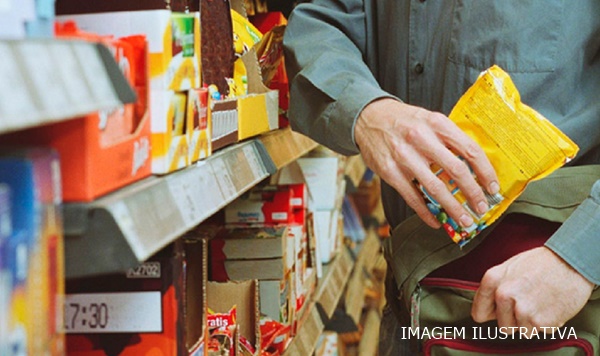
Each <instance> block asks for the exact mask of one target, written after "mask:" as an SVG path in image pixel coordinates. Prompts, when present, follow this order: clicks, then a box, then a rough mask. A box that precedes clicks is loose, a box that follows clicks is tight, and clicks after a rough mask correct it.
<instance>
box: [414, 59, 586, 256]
mask: <svg viewBox="0 0 600 356" xmlns="http://www.w3.org/2000/svg"><path fill="white" fill-rule="evenodd" d="M449 118H450V119H451V120H452V121H454V122H455V123H456V124H457V125H458V126H459V127H460V128H461V129H462V130H463V131H465V133H466V134H467V135H469V136H470V137H471V138H472V139H473V140H474V141H475V142H477V143H478V144H479V145H480V146H481V147H482V148H483V150H484V152H485V153H486V155H487V157H488V159H489V160H490V162H491V163H492V166H494V168H495V170H496V173H497V175H498V180H499V185H500V192H499V193H497V194H495V195H490V194H487V193H486V197H487V200H488V204H489V207H490V208H489V210H488V211H487V212H486V213H485V214H483V215H479V214H477V213H475V212H474V210H473V209H471V207H470V206H469V205H468V203H467V201H466V199H465V197H464V195H463V194H462V192H461V190H460V188H458V186H457V185H456V183H455V182H454V180H453V179H452V177H450V176H449V175H448V174H447V173H446V172H445V171H444V170H443V169H442V168H441V167H439V165H432V167H431V170H432V171H433V172H434V173H435V174H436V175H437V176H438V177H439V178H440V179H441V180H442V181H444V182H445V184H446V186H447V188H448V190H449V191H450V192H451V193H452V194H453V195H454V197H455V198H456V199H457V200H458V201H459V202H460V203H461V204H462V205H463V206H464V207H465V209H466V210H467V211H468V212H470V214H471V215H472V217H473V220H474V221H475V223H474V224H473V225H472V226H470V227H468V228H462V227H461V226H459V225H458V224H457V223H456V222H455V221H454V220H453V219H452V218H450V217H449V216H448V214H447V213H446V212H445V211H444V209H443V208H442V207H441V206H440V204H439V203H437V202H436V200H435V199H434V198H433V197H432V196H430V195H429V194H428V192H427V190H426V189H425V188H424V187H423V186H422V185H421V184H419V183H418V182H415V184H416V185H417V187H418V188H419V189H420V190H421V192H422V193H423V195H424V197H425V198H426V200H427V206H428V207H429V210H430V211H431V213H432V214H434V215H435V216H436V217H437V219H438V220H439V221H440V223H442V225H443V227H444V229H445V230H446V232H447V233H448V235H449V236H450V237H451V238H452V240H453V241H454V242H455V243H457V244H458V245H459V246H461V247H462V246H464V245H465V244H466V243H468V242H469V241H470V240H471V239H472V238H473V237H475V236H476V235H477V234H478V233H479V232H480V231H481V230H483V229H485V228H486V227H487V226H489V225H490V224H492V223H493V222H494V221H496V220H497V219H498V218H499V217H500V215H502V213H503V212H504V211H506V209H507V208H508V206H509V205H510V204H511V203H512V202H513V201H514V200H515V199H516V198H517V197H518V196H519V195H520V194H521V193H522V192H523V190H525V187H526V186H527V184H528V183H529V182H531V181H533V180H537V179H541V178H544V177H546V176H547V175H549V174H550V173H552V172H553V171H554V170H556V169H558V168H559V167H561V166H562V165H564V164H565V163H567V162H568V161H570V160H571V159H573V158H574V157H575V155H576V154H577V151H578V150H579V148H578V147H577V145H576V144H575V143H574V142H573V141H571V140H570V139H569V138H568V137H567V136H566V135H565V134H563V133H562V132H561V131H560V130H559V129H558V128H556V127H555V126H554V125H553V124H552V123H551V122H550V121H548V120H547V119H546V118H544V117H543V116H542V115H541V114H540V113H538V112H536V111H535V110H534V109H532V108H530V107H529V106H527V105H525V104H524V103H522V102H521V98H520V96H519V92H518V90H517V88H516V87H515V85H514V83H513V82H512V80H511V79H510V77H509V75H508V74H507V73H506V72H504V71H503V70H502V69H501V68H500V67H498V66H492V67H491V68H489V69H487V70H486V71H484V72H483V73H481V75H480V76H479V78H478V79H477V81H475V83H474V84H473V85H472V86H471V88H469V89H468V90H467V92H466V93H465V94H464V95H463V96H462V97H461V98H460V99H459V101H458V103H457V104H456V105H455V107H454V109H453V110H452V112H451V113H450V115H449ZM461 159H462V158H461ZM463 160H464V159H463ZM465 164H467V165H468V163H467V162H466V161H465ZM472 173H473V175H474V176H475V173H474V172H472ZM475 178H477V177H476V176H475Z"/></svg>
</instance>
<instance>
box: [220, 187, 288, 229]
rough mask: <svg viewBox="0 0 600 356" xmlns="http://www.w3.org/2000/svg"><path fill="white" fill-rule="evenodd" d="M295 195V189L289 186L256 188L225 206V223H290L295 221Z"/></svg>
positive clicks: (258, 224)
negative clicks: (293, 200) (293, 207)
mask: <svg viewBox="0 0 600 356" xmlns="http://www.w3.org/2000/svg"><path fill="white" fill-rule="evenodd" d="M293 197H294V196H293V191H292V190H291V189H289V188H288V187H283V188H279V187H276V186H268V187H260V188H255V189H253V190H252V191H250V194H249V195H248V196H244V197H242V198H239V199H237V200H236V201H234V202H233V203H231V204H229V205H228V206H227V207H225V223H226V224H227V225H254V226H265V225H277V224H290V223H292V222H294V216H293V211H292V199H293Z"/></svg>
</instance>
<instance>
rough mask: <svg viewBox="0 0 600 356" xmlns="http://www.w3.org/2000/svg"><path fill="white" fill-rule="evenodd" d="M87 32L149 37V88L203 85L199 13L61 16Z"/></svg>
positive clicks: (166, 12) (186, 88)
mask: <svg viewBox="0 0 600 356" xmlns="http://www.w3.org/2000/svg"><path fill="white" fill-rule="evenodd" d="M57 20H58V21H66V20H74V21H75V22H76V23H77V25H78V26H79V27H80V28H81V29H82V30H84V31H88V32H92V33H97V34H100V35H113V36H115V37H125V36H132V35H139V34H142V35H145V36H146V38H147V40H148V52H149V58H148V66H149V69H150V83H151V85H150V87H151V88H152V89H153V90H165V89H168V90H176V91H183V90H188V89H192V88H198V87H200V44H199V41H200V40H199V39H200V24H199V14H198V13H189V14H180V13H172V12H171V11H170V10H142V11H115V12H104V13H94V14H78V15H61V16H57Z"/></svg>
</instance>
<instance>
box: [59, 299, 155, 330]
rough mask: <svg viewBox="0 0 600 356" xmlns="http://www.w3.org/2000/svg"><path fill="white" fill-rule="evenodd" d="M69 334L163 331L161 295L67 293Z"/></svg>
mask: <svg viewBox="0 0 600 356" xmlns="http://www.w3.org/2000/svg"><path fill="white" fill-rule="evenodd" d="M64 323H65V324H64V326H65V332H67V333H83V334H85V333H115V332H119V333H138V332H162V299H161V294H160V292H131V293H95V294H68V295H67V296H66V300H65V321H64Z"/></svg>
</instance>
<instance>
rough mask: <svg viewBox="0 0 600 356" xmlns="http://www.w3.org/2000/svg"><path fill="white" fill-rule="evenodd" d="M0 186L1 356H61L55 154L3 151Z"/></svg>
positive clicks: (59, 235)
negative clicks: (17, 355)
mask: <svg viewBox="0 0 600 356" xmlns="http://www.w3.org/2000/svg"><path fill="white" fill-rule="evenodd" d="M0 186H1V187H3V189H2V190H0V200H1V201H2V204H0V312H1V315H0V353H2V354H5V352H4V351H6V350H10V351H9V352H7V353H8V354H19V355H42V354H43V355H63V354H64V352H65V345H64V333H63V329H62V321H63V313H62V305H63V303H64V278H65V277H64V250H63V244H64V242H63V230H62V210H61V207H60V204H61V189H60V168H59V161H58V156H57V154H56V152H55V151H53V150H51V149H49V148H23V149H7V148H3V149H2V150H1V151H0ZM8 192H10V198H9V197H8ZM4 204H6V205H4Z"/></svg>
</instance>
